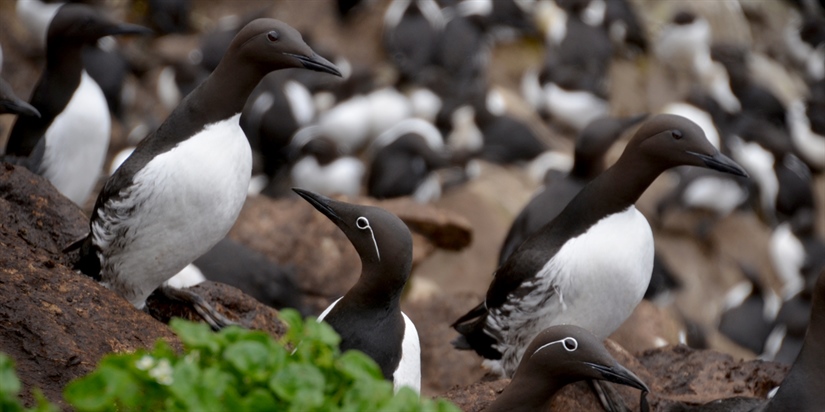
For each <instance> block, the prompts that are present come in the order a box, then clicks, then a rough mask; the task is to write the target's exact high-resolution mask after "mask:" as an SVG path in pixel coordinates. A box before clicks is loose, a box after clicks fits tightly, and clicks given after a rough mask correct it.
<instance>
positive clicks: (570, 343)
mask: <svg viewBox="0 0 825 412" xmlns="http://www.w3.org/2000/svg"><path fill="white" fill-rule="evenodd" d="M561 344H562V345H564V349H566V350H567V351H568V352H573V351H574V350H576V349H578V348H579V342H578V341H576V339H575V338H564V339H563V340H562V341H561Z"/></svg>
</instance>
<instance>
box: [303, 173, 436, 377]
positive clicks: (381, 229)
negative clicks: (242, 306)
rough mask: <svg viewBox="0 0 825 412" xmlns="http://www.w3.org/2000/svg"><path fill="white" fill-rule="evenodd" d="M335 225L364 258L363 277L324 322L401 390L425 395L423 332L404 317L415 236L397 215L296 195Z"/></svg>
mask: <svg viewBox="0 0 825 412" xmlns="http://www.w3.org/2000/svg"><path fill="white" fill-rule="evenodd" d="M293 190H294V191H295V192H296V193H298V194H299V195H300V196H301V197H303V198H304V199H305V200H306V201H307V202H309V203H310V204H311V205H312V206H313V207H315V208H316V209H318V211H319V212H321V213H323V214H324V216H326V217H327V218H329V220H331V221H332V222H333V223H335V225H336V226H338V228H340V229H341V231H342V232H344V234H345V235H346V236H347V238H348V239H349V241H350V242H351V243H352V245H353V246H354V247H355V250H356V251H357V252H358V255H359V256H360V257H361V277H360V278H359V279H358V282H357V283H356V284H355V285H354V286H353V287H352V288H351V289H350V290H349V291H348V292H347V293H346V294H345V295H344V296H343V297H340V298H338V300H336V301H335V302H332V304H331V305H330V306H329V307H327V308H326V310H324V311H323V313H321V315H320V316H318V320H319V321H325V322H327V323H329V324H330V325H331V326H332V327H333V329H335V331H336V332H338V334H339V335H341V350H342V351H345V350H348V349H357V350H360V351H362V352H364V353H366V354H367V355H368V356H370V357H371V358H372V359H373V360H375V362H376V363H378V366H380V367H381V372H382V373H383V374H384V378H386V379H387V380H390V381H392V382H393V386H394V387H395V389H396V390H398V389H400V388H401V387H403V386H407V387H410V388H412V389H414V390H415V391H416V392H419V391H420V390H421V347H420V343H419V341H418V331H417V330H416V329H415V325H414V324H413V323H412V321H410V319H409V318H408V317H407V315H405V314H404V313H403V312H401V307H400V302H401V292H402V290H403V289H404V285H406V283H407V280H408V279H409V277H410V270H411V268H412V235H411V234H410V230H409V229H408V228H407V226H406V225H405V224H404V222H403V221H401V219H399V218H398V217H397V216H395V215H394V214H392V213H390V212H387V211H386V210H384V209H381V208H378V207H373V206H362V205H355V204H351V203H345V202H341V201H337V200H333V199H330V198H327V197H324V196H321V195H319V194H316V193H313V192H309V191H306V190H302V189H293Z"/></svg>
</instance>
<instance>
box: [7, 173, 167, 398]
mask: <svg viewBox="0 0 825 412" xmlns="http://www.w3.org/2000/svg"><path fill="white" fill-rule="evenodd" d="M0 216H2V220H0V296H2V299H0V351H2V352H5V353H7V354H8V355H9V356H11V357H12V358H13V359H14V360H15V362H16V364H17V373H18V375H19V377H20V379H21V381H22V382H23V385H24V387H25V388H26V389H27V390H30V389H31V388H34V387H39V388H41V389H42V390H43V391H44V393H45V394H46V396H47V397H48V398H49V399H50V400H52V401H54V402H62V401H61V400H62V396H61V392H62V390H63V386H64V385H65V384H66V383H68V382H69V381H70V380H72V379H74V378H76V377H79V376H82V375H84V374H86V373H88V372H89V371H91V370H92V369H93V368H94V366H95V364H97V362H98V360H99V359H100V358H101V357H102V356H103V355H105V354H107V353H109V352H125V351H132V350H135V349H137V348H141V347H150V346H151V345H152V344H153V343H154V342H155V340H157V339H159V338H163V339H166V340H167V341H169V342H170V343H173V345H174V344H176V342H177V339H176V338H175V336H174V334H172V332H171V331H170V330H169V328H167V327H166V325H164V324H162V323H160V322H158V321H156V320H154V319H152V318H151V317H150V316H149V315H147V314H146V313H143V312H141V311H139V310H136V309H135V308H134V307H133V306H132V305H130V304H129V302H127V301H125V300H124V299H122V298H120V297H119V296H117V295H116V294H115V293H114V292H111V291H109V290H107V289H106V288H104V287H102V286H100V285H99V284H98V283H97V282H95V281H93V280H92V279H90V278H88V277H86V276H83V275H78V274H76V273H75V272H73V271H72V270H71V269H69V267H68V262H67V261H66V258H65V256H64V255H63V254H62V253H61V250H62V249H63V248H64V247H65V246H67V245H69V244H70V243H71V242H72V241H74V240H75V239H77V238H79V237H81V236H82V235H83V234H84V233H85V232H86V231H87V228H88V226H87V225H88V221H87V218H86V217H85V216H84V215H83V213H81V211H80V209H78V208H77V206H75V205H74V204H73V203H72V202H71V201H69V200H68V199H66V198H64V197H63V196H61V195H60V194H59V193H57V191H56V190H55V189H54V188H53V187H52V186H51V184H49V183H48V182H47V181H45V180H44V179H42V178H40V177H39V176H35V175H33V174H31V173H29V172H28V171H27V170H25V169H23V168H16V167H13V166H10V165H8V164H3V165H1V166H0ZM26 396H27V397H28V399H29V400H30V399H31V398H30V394H28V393H27V394H26Z"/></svg>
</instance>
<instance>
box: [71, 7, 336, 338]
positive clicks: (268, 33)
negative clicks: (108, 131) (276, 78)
mask: <svg viewBox="0 0 825 412" xmlns="http://www.w3.org/2000/svg"><path fill="white" fill-rule="evenodd" d="M290 67H295V68H305V69H310V70H316V71H321V72H326V73H331V74H335V75H339V74H340V73H339V72H338V70H337V69H336V68H335V66H333V65H332V63H330V62H328V61H327V60H326V59H324V58H322V57H320V56H318V55H317V54H315V52H313V51H312V49H310V48H309V46H307V45H306V44H305V43H304V42H303V40H302V39H301V34H300V33H298V31H296V30H295V29H293V28H292V27H290V26H289V25H287V24H286V23H283V22H281V21H278V20H274V19H258V20H254V21H253V22H251V23H249V24H247V25H246V26H245V27H244V28H243V29H242V30H241V31H240V32H239V33H238V35H237V36H235V39H234V40H233V41H232V44H231V45H230V47H229V50H228V51H227V53H226V55H225V56H224V58H223V59H222V60H221V63H220V64H218V67H217V68H216V69H215V71H213V72H212V74H211V75H210V76H209V78H207V79H206V81H204V82H203V83H202V84H201V85H200V86H198V88H197V89H195V90H194V91H193V92H192V93H190V94H189V95H188V96H187V97H186V98H185V99H184V100H183V101H182V102H181V104H180V105H179V106H178V107H177V108H176V109H175V110H174V111H173V112H172V114H170V115H169V117H168V118H167V119H166V121H165V122H164V123H163V124H162V125H161V126H160V127H159V128H158V129H157V130H156V131H155V132H154V133H153V134H151V135H150V136H148V137H147V138H145V139H144V140H143V141H141V142H140V144H139V145H138V146H137V148H136V149H135V151H134V152H133V153H132V155H131V156H129V158H128V159H127V160H126V161H125V162H124V163H123V164H122V165H121V166H120V167H119V168H118V169H117V171H116V172H115V173H114V175H112V176H111V177H110V178H109V179H108V180H107V181H106V184H105V185H104V187H103V190H102V191H101V193H100V195H99V196H98V198H97V202H96V203H95V208H94V211H93V213H92V217H91V221H90V223H89V226H90V231H91V233H90V234H89V235H88V236H87V237H86V238H85V239H83V240H82V244H80V243H81V242H78V244H79V246H80V249H81V258H80V259H79V261H78V262H77V263H76V265H75V266H76V268H78V269H80V270H81V271H82V272H83V273H85V274H87V275H89V276H92V277H95V278H96V279H99V280H100V281H101V282H102V283H103V284H104V285H105V286H107V287H109V288H110V289H112V290H114V291H115V292H117V293H118V294H119V295H121V296H123V297H124V298H125V299H126V300H128V301H129V302H130V303H132V304H133V305H134V306H135V307H137V308H143V306H144V305H145V302H146V297H147V296H149V294H150V293H152V291H153V290H155V289H156V288H158V287H159V286H161V284H162V283H163V282H165V281H166V280H168V279H169V278H170V277H172V276H173V275H174V274H175V273H177V272H178V271H180V270H181V269H183V268H184V267H185V266H186V265H187V264H189V263H191V262H192V261H193V260H195V259H196V258H197V257H198V256H200V255H202V254H203V253H205V252H206V251H208V250H209V249H210V248H211V247H212V246H214V245H215V244H216V243H218V241H220V240H221V239H222V238H223V237H224V236H225V235H226V233H227V232H228V231H229V229H230V228H231V227H232V224H233V223H234V222H235V219H236V218H237V217H238V213H240V210H241V206H243V203H244V200H245V199H246V193H247V186H248V184H249V179H250V176H251V168H252V153H251V149H250V147H249V142H248V141H247V139H246V136H244V133H243V131H242V130H241V128H240V124H239V118H240V116H241V110H242V109H243V106H244V103H245V102H246V99H247V97H248V96H249V94H250V93H251V92H252V89H253V88H255V86H256V85H257V84H258V82H259V81H260V80H261V79H262V78H263V77H264V76H265V75H266V74H267V73H269V72H271V71H273V70H279V69H285V68H290ZM176 296H177V295H176ZM190 297H191V296H190ZM191 298H192V299H194V297H191ZM196 308H198V311H199V313H201V315H202V316H203V317H204V319H207V320H208V321H209V322H210V323H211V324H212V326H213V327H216V328H217V327H220V326H222V324H224V323H226V322H224V320H223V319H221V317H220V316H219V314H217V313H216V312H214V310H212V309H211V308H208V309H205V308H204V307H203V306H202V305H201V306H196ZM205 312H209V313H205Z"/></svg>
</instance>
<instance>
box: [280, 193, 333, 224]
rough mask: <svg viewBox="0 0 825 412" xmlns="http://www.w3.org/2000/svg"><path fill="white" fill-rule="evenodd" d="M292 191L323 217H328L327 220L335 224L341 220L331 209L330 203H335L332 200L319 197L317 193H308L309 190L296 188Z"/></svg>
mask: <svg viewBox="0 0 825 412" xmlns="http://www.w3.org/2000/svg"><path fill="white" fill-rule="evenodd" d="M292 191H293V192H295V193H297V194H298V196H301V197H303V198H304V200H306V201H307V202H309V204H311V205H312V207H314V208H316V209H318V211H319V212H321V213H323V214H324V216H326V217H328V218H329V220H332V221H333V222H335V223H336V224H337V223H338V222H339V221H340V220H341V217H340V216H338V214H337V213H335V210H334V209H333V208H332V206H331V205H332V203H333V202H335V201H334V200H332V199H330V198H328V197H326V196H323V195H319V194H318V193H313V192H310V191H309V190H304V189H298V188H296V187H293V188H292Z"/></svg>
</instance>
